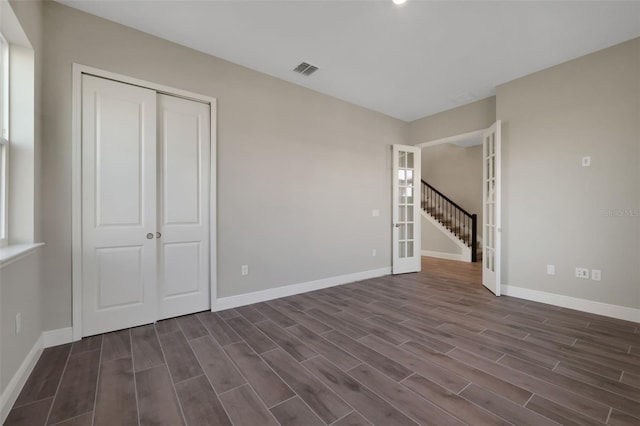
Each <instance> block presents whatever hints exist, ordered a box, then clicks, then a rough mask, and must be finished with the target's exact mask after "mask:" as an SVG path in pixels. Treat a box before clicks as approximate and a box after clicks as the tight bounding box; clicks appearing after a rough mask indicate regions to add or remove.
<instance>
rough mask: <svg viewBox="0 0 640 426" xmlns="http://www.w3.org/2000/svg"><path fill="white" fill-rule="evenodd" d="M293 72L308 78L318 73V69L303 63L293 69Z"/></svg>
mask: <svg viewBox="0 0 640 426" xmlns="http://www.w3.org/2000/svg"><path fill="white" fill-rule="evenodd" d="M293 70H294V71H295V72H297V73H298V74H302V75H306V76H309V75H311V74H313V73H314V72H316V71H318V67H316V66H315V65H311V64H308V63H306V62H303V63H301V64H300V65H298V66H297V67H295V68H294V69H293Z"/></svg>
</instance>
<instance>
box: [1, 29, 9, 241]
mask: <svg viewBox="0 0 640 426" xmlns="http://www.w3.org/2000/svg"><path fill="white" fill-rule="evenodd" d="M0 55H2V66H1V67H0V102H1V103H2V110H1V111H2V113H1V114H0V173H1V175H0V247H4V246H7V245H8V244H9V235H8V232H9V220H8V216H9V214H8V213H9V203H8V201H9V43H7V40H6V39H5V38H4V36H3V35H2V34H1V33H0Z"/></svg>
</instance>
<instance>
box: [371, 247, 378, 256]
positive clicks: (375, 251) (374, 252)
mask: <svg viewBox="0 0 640 426" xmlns="http://www.w3.org/2000/svg"><path fill="white" fill-rule="evenodd" d="M377 254H378V251H377V250H376V249H373V250H371V256H373V257H376V255H377Z"/></svg>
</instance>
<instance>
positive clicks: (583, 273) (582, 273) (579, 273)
mask: <svg viewBox="0 0 640 426" xmlns="http://www.w3.org/2000/svg"><path fill="white" fill-rule="evenodd" d="M576 278H583V279H586V280H588V279H589V269H587V268H576Z"/></svg>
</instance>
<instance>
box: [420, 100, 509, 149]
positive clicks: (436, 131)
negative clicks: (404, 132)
mask: <svg viewBox="0 0 640 426" xmlns="http://www.w3.org/2000/svg"><path fill="white" fill-rule="evenodd" d="M495 121H496V97H495V96H492V97H490V98H486V99H482V100H479V101H476V102H472V103H470V104H467V105H463V106H461V107H458V108H454V109H450V110H448V111H443V112H440V113H438V114H434V115H430V116H428V117H424V118H421V119H419V120H415V121H412V122H411V123H409V144H410V145H416V144H419V143H423V142H429V141H432V140H435V139H441V138H446V137H449V136H455V135H460V134H463V133H468V132H472V131H474V130H480V129H486V128H488V127H490V126H491V125H492V124H493V123H494V122H495Z"/></svg>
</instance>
